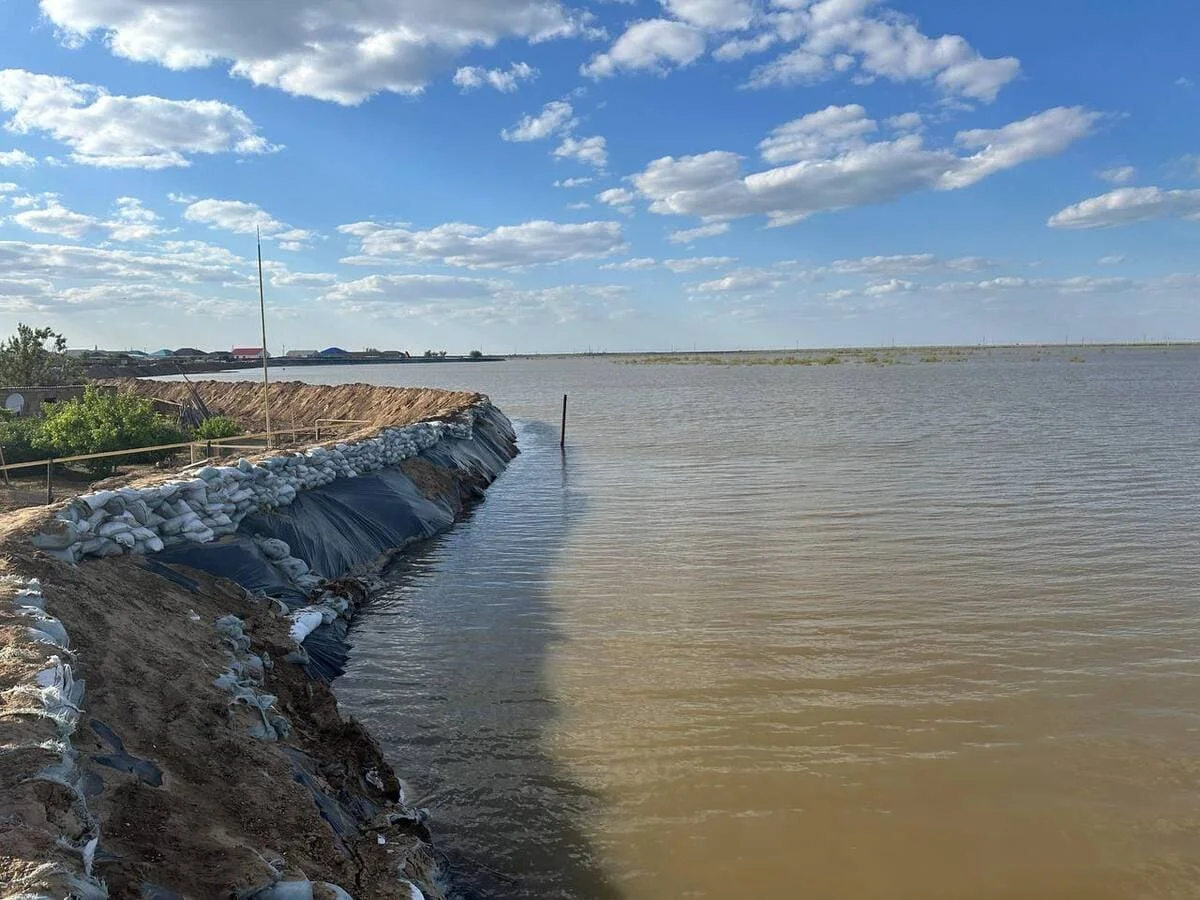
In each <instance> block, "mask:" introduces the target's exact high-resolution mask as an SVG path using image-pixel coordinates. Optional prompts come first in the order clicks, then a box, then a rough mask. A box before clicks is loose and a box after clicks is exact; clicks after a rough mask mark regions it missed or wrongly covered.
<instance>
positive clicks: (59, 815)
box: [0, 382, 515, 900]
mask: <svg viewBox="0 0 1200 900" xmlns="http://www.w3.org/2000/svg"><path fill="white" fill-rule="evenodd" d="M142 384H145V383H142ZM153 387H154V388H155V389H156V390H157V389H163V390H164V391H166V390H168V389H172V390H185V389H186V387H185V386H183V385H153ZM228 388H233V390H224V389H228ZM279 388H280V394H281V396H286V397H287V398H288V400H289V402H291V403H294V404H295V408H296V409H297V410H308V411H309V412H310V413H314V414H315V415H325V414H327V413H329V411H330V409H334V410H336V414H337V415H338V416H339V417H342V416H343V415H344V416H345V417H347V418H353V417H357V418H363V419H367V418H370V419H371V420H372V421H374V422H376V423H378V424H380V425H383V424H393V423H397V424H399V423H404V422H412V421H415V420H417V419H420V418H428V417H430V416H436V415H452V414H453V413H455V412H459V411H461V410H462V409H463V408H465V406H466V405H467V404H468V403H469V402H470V401H471V400H474V399H475V398H476V395H472V394H450V393H447V392H440V391H401V390H398V389H392V390H388V389H380V388H370V387H367V386H364V385H351V386H347V387H346V388H317V389H315V390H314V389H312V387H311V386H297V385H280V386H279ZM202 389H204V390H205V391H206V396H205V399H206V402H209V398H210V397H211V398H212V399H211V402H212V403H213V404H214V406H218V405H219V404H225V405H224V406H223V407H221V406H218V408H221V409H222V411H223V412H225V413H226V414H234V415H237V412H238V410H239V409H242V410H243V411H244V410H245V409H246V407H245V406H241V407H239V406H238V405H237V404H238V403H239V402H240V403H244V404H247V405H251V406H252V404H253V402H254V399H255V398H254V396H253V394H254V388H253V387H252V386H248V385H226V384H223V383H212V382H210V383H208V384H206V385H203V386H202ZM217 389H220V390H217ZM330 391H332V392H334V394H335V395H336V397H337V399H336V400H332V399H331V398H330V394H329V393H326V397H325V400H324V402H323V403H322V404H321V406H320V408H319V409H318V408H317V407H316V406H315V404H316V403H317V402H318V398H319V395H320V394H321V393H323V392H330ZM389 395H390V396H389ZM341 403H345V404H346V405H345V406H339V405H337V404H341ZM298 415H299V413H298ZM387 416H392V417H394V418H392V419H391V420H388V419H387V418H386V417H387ZM510 447H511V445H510ZM512 452H513V453H515V449H512ZM400 468H401V469H402V470H403V471H404V472H405V474H407V475H408V477H409V478H410V479H411V480H412V481H413V482H414V484H416V485H417V487H418V489H419V490H420V491H421V492H422V493H423V494H424V495H425V496H426V497H428V498H430V499H433V500H435V501H438V502H440V503H444V504H448V505H449V507H450V508H451V509H452V510H453V511H455V512H456V513H457V512H458V511H460V510H461V508H462V506H463V504H464V503H465V502H468V500H469V498H471V497H473V496H478V494H479V493H480V489H481V488H482V487H483V486H485V484H486V481H487V480H488V479H487V478H485V477H484V476H483V475H482V474H481V473H479V472H477V471H471V470H469V469H452V468H444V467H442V466H439V465H434V464H432V463H430V462H429V461H428V460H425V459H420V458H412V459H408V460H406V461H404V462H403V463H401V464H400ZM55 509H56V508H53V507H47V508H42V509H29V510H21V511H16V512H12V513H6V514H3V515H0V576H3V575H11V576H19V577H20V578H22V579H30V578H36V579H38V580H40V582H41V592H42V594H43V595H44V609H45V613H46V614H48V615H49V616H52V617H54V618H55V619H57V620H58V621H60V622H61V624H62V626H63V627H64V628H65V632H66V634H67V635H68V636H69V638H70V642H71V646H70V650H69V651H65V652H64V651H58V650H55V649H54V648H47V647H46V646H45V645H44V644H39V643H34V642H33V640H32V639H31V638H30V637H29V636H28V634H27V629H26V625H27V624H28V622H29V620H28V619H26V618H23V617H22V615H21V614H20V613H18V612H16V611H15V609H14V606H13V605H12V602H11V597H10V596H9V595H10V594H12V593H13V590H14V589H13V588H12V587H11V585H9V584H0V896H9V895H10V894H16V895H20V894H21V893H22V892H23V891H28V892H31V893H33V894H38V893H39V891H45V890H46V888H47V886H48V885H51V884H59V883H60V882H55V881H54V880H53V879H54V878H55V877H56V876H55V875H54V871H55V870H54V867H55V866H61V867H64V868H65V869H67V870H69V871H73V872H78V871H80V863H79V860H80V855H79V854H80V850H81V849H82V851H83V853H84V858H85V859H86V858H87V854H88V853H89V852H90V853H92V854H94V857H93V861H92V862H91V863H90V868H91V872H92V875H93V876H94V877H96V878H98V879H103V881H104V882H106V884H107V890H108V896H109V897H112V898H145V897H154V898H157V900H176V898H188V900H193V898H194V900H201V898H233V897H235V896H236V897H238V898H246V897H250V896H251V894H250V893H248V892H247V889H249V888H253V887H255V886H265V885H270V884H271V883H272V882H275V881H296V880H303V879H307V880H309V881H311V882H312V883H313V884H314V885H319V884H321V883H328V884H332V885H338V886H340V887H341V888H343V889H344V890H346V891H348V892H349V893H350V894H351V895H352V896H353V897H354V898H355V900H385V898H387V900H394V898H403V900H410V898H411V897H415V896H417V894H416V893H415V892H414V891H412V889H411V888H410V887H409V882H411V883H412V884H414V885H417V886H419V887H420V890H421V891H422V892H423V893H424V896H425V897H427V898H429V900H443V898H446V897H448V896H452V893H450V891H449V888H448V887H447V886H446V882H445V872H444V870H443V867H442V865H441V863H440V859H439V856H438V854H437V852H436V850H435V849H434V848H433V846H432V843H431V839H430V835H429V832H428V831H427V827H426V824H425V821H424V816H423V814H422V813H421V812H420V811H417V810H412V809H410V808H408V807H407V806H406V805H405V802H404V797H403V792H402V787H401V783H400V781H399V780H398V779H397V777H396V775H395V773H394V772H393V770H392V769H391V768H390V766H389V765H388V763H387V762H386V761H385V760H384V758H383V756H382V754H381V752H380V750H379V748H378V746H377V744H376V743H375V742H374V740H373V739H372V738H371V736H370V735H369V734H367V733H366V732H365V731H364V730H363V729H362V728H361V727H360V726H359V725H358V724H357V723H354V722H349V721H346V720H344V719H343V718H342V717H341V716H340V714H339V712H338V708H337V703H336V700H335V698H334V694H333V691H332V690H331V688H330V686H329V685H328V684H326V683H324V682H321V681H314V680H313V679H312V678H310V677H309V675H308V674H306V671H305V668H304V665H303V664H302V660H296V661H289V657H293V658H294V657H295V653H294V651H295V650H296V644H295V642H294V641H293V640H292V638H291V637H290V636H289V628H290V627H291V625H292V621H293V620H292V619H291V618H290V616H289V610H288V609H287V608H286V607H284V606H283V605H282V604H280V603H279V602H278V601H270V600H268V599H266V598H264V597H261V596H253V595H250V594H249V593H248V592H247V591H246V590H245V589H243V588H242V587H240V586H238V585H237V584H235V583H233V582H231V581H228V580H225V579H222V578H218V577H215V576H213V575H210V574H207V573H204V572H199V571H196V570H193V569H186V568H183V567H180V566H171V567H169V568H168V567H166V566H164V565H162V564H161V563H156V562H155V558H154V556H153V555H151V556H147V557H138V556H122V557H116V558H111V559H102V560H89V561H85V562H84V563H82V564H80V565H78V566H70V565H67V564H66V563H63V562H60V561H57V560H54V559H50V558H48V557H46V556H45V555H43V554H40V553H39V552H37V551H35V550H34V548H33V546H32V544H31V537H32V536H33V535H34V534H36V533H38V532H39V531H41V530H43V529H44V527H45V523H46V519H47V518H48V517H49V516H50V515H52V514H53V513H54V512H55ZM368 589H369V580H366V581H364V580H360V579H344V578H343V579H337V578H336V577H335V580H334V581H332V582H326V583H323V584H322V585H321V586H320V587H319V588H318V589H317V592H316V593H323V592H328V593H327V594H324V595H325V596H328V595H330V594H331V595H335V596H338V597H344V598H346V599H347V600H348V601H349V602H350V604H351V607H352V608H353V607H354V606H356V605H357V604H359V603H362V602H363V601H365V600H366V599H367V596H368ZM26 615H27V614H26ZM231 615H232V616H236V617H237V619H238V620H240V623H241V624H240V625H239V626H238V627H239V628H240V629H241V632H240V633H238V634H235V635H234V636H232V637H231V635H230V633H229V632H228V631H223V630H222V628H221V627H220V624H219V622H220V621H221V620H223V619H225V617H228V616H231ZM243 634H244V637H243ZM51 652H55V653H58V654H59V655H60V656H62V657H63V661H64V662H67V663H69V664H70V666H71V668H72V669H73V671H74V677H75V678H76V679H80V678H83V679H86V691H85V693H84V695H83V698H82V702H81V704H80V706H79V710H78V722H77V724H75V725H74V727H73V731H72V732H71V733H70V735H69V741H70V746H69V747H68V752H69V754H70V755H71V757H72V758H73V759H74V760H75V764H76V766H77V769H76V771H77V773H78V779H79V780H78V781H77V782H76V784H77V788H72V787H70V786H69V785H67V784H60V783H56V782H54V781H52V780H46V779H45V778H44V777H43V778H35V777H33V776H34V775H35V773H37V772H38V771H39V770H41V771H43V772H45V771H46V770H47V769H48V768H50V767H52V766H53V765H55V760H57V759H58V758H59V755H61V753H62V745H61V744H59V743H58V742H57V739H56V736H55V723H54V721H51V720H48V719H46V718H45V717H44V716H41V715H39V714H38V713H37V711H36V707H37V703H36V700H37V689H36V687H35V685H37V684H40V683H42V682H41V681H40V680H39V675H38V673H39V671H41V670H42V669H43V667H45V666H46V665H47V663H46V659H47V656H48V655H49V654H50V653H51ZM251 659H253V660H258V661H261V662H260V663H256V667H257V668H255V669H254V670H253V671H252V667H249V666H248V663H247V661H248V660H251ZM238 666H242V668H238ZM231 669H234V670H236V671H238V672H239V673H240V675H245V677H246V678H247V679H250V681H252V682H253V685H254V690H255V692H256V694H255V695H256V696H258V697H261V696H263V695H266V694H269V695H272V696H273V697H274V698H275V702H274V704H273V706H272V707H271V710H270V713H271V715H276V714H278V715H279V716H281V717H283V718H284V719H286V723H287V725H288V728H287V730H286V733H285V732H280V737H279V739H278V740H276V739H271V740H262V739H260V738H259V737H258V736H254V735H253V734H252V732H251V729H252V727H256V726H257V725H258V723H259V721H260V717H261V716H262V714H261V713H259V711H258V710H257V709H255V708H252V707H251V706H250V705H247V704H245V703H243V702H238V700H239V698H238V696H237V695H236V694H234V695H232V696H231V694H230V692H229V690H228V688H222V687H221V686H220V685H219V683H218V679H220V678H221V677H222V676H227V675H228V673H229V672H230V671H231ZM43 674H44V673H43ZM239 677H240V676H239ZM31 690H32V692H31ZM274 721H275V720H274V719H272V722H274ZM71 748H73V750H72V749H71ZM72 777H73V778H74V777H75V776H72ZM81 803H82V804H83V806H81ZM81 810H82V816H83V818H82V819H81ZM93 819H94V820H95V821H98V823H99V844H98V847H97V846H92V847H91V849H90V851H89V850H88V848H87V847H86V846H85V844H84V842H85V841H86V840H87V835H88V834H89V833H90V832H89V831H88V828H89V827H90V826H86V827H85V825H86V822H85V821H84V820H87V821H91V820H93ZM64 839H65V841H66V843H64ZM48 866H49V867H48ZM47 878H50V879H51V880H50V881H46V879H47ZM49 895H50V896H59V894H58V893H55V892H54V890H51V891H50V894H49ZM72 896H74V894H72ZM87 896H92V895H90V894H88V895H87ZM263 896H275V895H274V894H264V895H263ZM278 896H284V894H279V895H278ZM286 896H293V894H291V893H288V894H287V895H286ZM295 896H300V894H296V895H295ZM314 896H315V897H325V896H335V895H334V894H331V893H330V894H325V893H322V892H321V889H318V890H316V891H315V893H314Z"/></svg>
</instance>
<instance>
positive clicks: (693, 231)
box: [667, 222, 729, 244]
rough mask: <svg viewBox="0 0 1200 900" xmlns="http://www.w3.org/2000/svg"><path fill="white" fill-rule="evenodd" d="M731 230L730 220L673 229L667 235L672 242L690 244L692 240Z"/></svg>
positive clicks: (714, 235)
mask: <svg viewBox="0 0 1200 900" xmlns="http://www.w3.org/2000/svg"><path fill="white" fill-rule="evenodd" d="M727 231H729V223H728V222H710V223H709V224H707V225H699V226H697V227H696V228H683V229H678V230H676V231H672V232H671V233H670V234H668V235H667V240H668V241H670V242H671V243H672V244H690V243H691V242H692V241H698V240H700V239H701V238H710V237H716V236H717V235H721V234H725V233H726V232H727Z"/></svg>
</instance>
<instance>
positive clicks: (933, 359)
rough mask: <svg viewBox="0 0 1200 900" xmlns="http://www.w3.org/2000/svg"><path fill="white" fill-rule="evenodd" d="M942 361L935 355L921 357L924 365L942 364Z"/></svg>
mask: <svg viewBox="0 0 1200 900" xmlns="http://www.w3.org/2000/svg"><path fill="white" fill-rule="evenodd" d="M941 361H942V358H941V357H940V356H937V355H936V354H933V353H926V354H925V355H923V356H922V357H921V362H923V363H935V362H941Z"/></svg>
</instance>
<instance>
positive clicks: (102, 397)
mask: <svg viewBox="0 0 1200 900" xmlns="http://www.w3.org/2000/svg"><path fill="white" fill-rule="evenodd" d="M40 424H41V428H40V429H39V430H38V435H37V439H36V441H35V447H36V448H37V449H39V450H41V451H43V455H45V456H78V455H82V454H85V453H105V452H107V451H110V450H125V449H128V448H132V447H150V446H154V445H156V444H177V443H182V442H183V441H184V440H186V436H185V435H184V434H183V432H182V431H180V430H179V428H178V427H176V425H175V424H174V423H173V422H172V421H171V420H170V419H168V418H167V417H166V416H162V415H159V414H158V413H156V412H155V411H154V403H153V401H151V400H148V399H146V398H144V397H139V396H137V395H136V394H117V393H112V392H109V391H101V390H98V389H96V388H94V387H88V388H87V389H86V390H85V391H84V394H83V397H82V398H79V399H76V400H71V401H68V402H66V403H60V404H57V405H56V406H55V407H54V409H53V410H51V411H50V412H49V413H47V414H46V417H45V418H44V419H43V420H42V422H41V423H40ZM169 455H170V454H169V453H166V452H158V453H140V454H130V455H129V456H128V457H109V458H106V459H91V460H87V461H86V462H85V463H84V467H85V468H86V469H87V470H88V471H90V472H91V473H92V474H93V475H96V476H105V475H111V474H112V471H113V469H114V468H116V466H117V465H120V464H126V463H131V462H154V461H155V460H158V459H163V458H165V457H166V456H169Z"/></svg>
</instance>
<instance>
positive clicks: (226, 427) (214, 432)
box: [192, 416, 243, 441]
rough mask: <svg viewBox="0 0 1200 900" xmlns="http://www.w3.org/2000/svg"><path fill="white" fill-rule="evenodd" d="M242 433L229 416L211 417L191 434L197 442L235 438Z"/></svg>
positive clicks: (240, 428)
mask: <svg viewBox="0 0 1200 900" xmlns="http://www.w3.org/2000/svg"><path fill="white" fill-rule="evenodd" d="M242 431H243V429H242V427H241V426H240V425H238V423H237V422H235V421H234V420H233V419H231V418H229V416H213V417H212V418H211V419H205V420H204V421H203V422H201V423H200V424H199V426H197V428H196V430H195V431H194V432H192V437H193V438H195V439H196V440H198V441H215V440H217V439H218V438H229V437H237V436H238V435H239V434H241V433H242Z"/></svg>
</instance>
